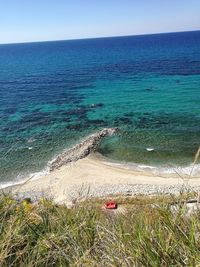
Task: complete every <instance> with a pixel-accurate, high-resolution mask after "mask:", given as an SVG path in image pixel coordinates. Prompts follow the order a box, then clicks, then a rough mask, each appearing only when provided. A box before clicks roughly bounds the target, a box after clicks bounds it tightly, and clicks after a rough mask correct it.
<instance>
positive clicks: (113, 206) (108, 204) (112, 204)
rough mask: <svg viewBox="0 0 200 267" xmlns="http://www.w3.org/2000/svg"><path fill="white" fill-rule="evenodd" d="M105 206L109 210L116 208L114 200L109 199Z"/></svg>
mask: <svg viewBox="0 0 200 267" xmlns="http://www.w3.org/2000/svg"><path fill="white" fill-rule="evenodd" d="M105 208H106V209H109V210H113V209H117V203H116V202H114V201H109V202H107V203H106V204H105Z"/></svg>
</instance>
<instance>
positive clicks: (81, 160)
mask: <svg viewBox="0 0 200 267" xmlns="http://www.w3.org/2000/svg"><path fill="white" fill-rule="evenodd" d="M117 130H118V129H116V128H105V129H103V130H100V131H98V132H96V133H94V134H91V135H89V136H88V137H87V138H85V139H83V140H82V141H81V142H80V143H78V144H77V145H75V146H73V147H72V148H70V149H67V150H64V151H63V152H62V153H60V154H59V155H57V156H56V157H55V158H54V159H53V160H51V161H49V162H48V164H47V167H46V168H45V169H44V170H43V171H41V172H38V173H34V174H31V175H30V177H29V178H27V179H24V180H23V181H21V182H19V183H18V184H17V182H15V183H13V184H12V185H8V186H7V187H4V188H3V190H5V191H12V192H14V194H15V195H18V196H20V197H30V196H31V197H32V198H39V197H40V196H47V197H52V198H53V199H54V200H55V202H58V203H65V202H67V203H68V202H69V201H72V200H73V199H77V198H79V199H80V198H81V197H86V195H87V196H106V195H110V194H120V193H121V194H125V195H126V194H128V195H131V194H132V195H134V194H155V193H167V194H168V193H176V192H177V191H179V192H180V190H181V189H182V187H186V186H188V188H189V187H190V186H196V188H193V189H194V190H200V180H199V179H200V175H199V165H197V166H195V167H197V170H198V172H197V173H195V174H194V173H193V175H192V176H190V175H189V174H190V173H191V170H192V165H191V167H186V168H184V169H187V170H188V173H184V172H182V170H183V168H180V169H175V170H174V172H171V171H170V172H169V171H168V169H167V171H166V172H159V168H157V167H153V166H145V165H136V164H129V163H127V164H123V163H119V162H115V161H112V160H109V159H107V158H105V157H104V156H103V155H101V154H99V153H97V152H96V153H94V152H95V150H96V148H97V147H98V145H99V144H100V142H101V140H102V139H103V138H104V137H105V136H110V135H113V134H115V133H116V132H117ZM194 172H195V171H194ZM193 189H192V190H193ZM81 195H82V196H81Z"/></svg>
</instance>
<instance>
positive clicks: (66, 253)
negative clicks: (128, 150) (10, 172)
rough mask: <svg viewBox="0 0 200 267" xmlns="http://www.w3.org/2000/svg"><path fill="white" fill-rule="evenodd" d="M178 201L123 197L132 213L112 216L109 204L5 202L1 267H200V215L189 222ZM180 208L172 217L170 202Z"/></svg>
mask: <svg viewBox="0 0 200 267" xmlns="http://www.w3.org/2000/svg"><path fill="white" fill-rule="evenodd" d="M188 198H189V194H188V192H186V193H182V194H181V195H180V196H179V197H178V198H174V197H173V198H172V196H171V197H165V196H162V195H160V196H158V197H156V196H155V197H152V198H149V197H144V196H138V197H135V198H128V199H127V198H126V199H125V198H123V197H121V198H120V197H118V198H117V201H118V203H119V207H120V206H123V207H126V209H127V212H126V213H124V214H118V215H117V216H110V214H109V213H106V212H104V211H103V210H102V209H101V207H102V205H103V203H104V199H96V200H92V201H86V202H84V203H81V204H79V205H78V204H77V205H75V206H74V207H73V208H72V209H68V208H67V207H65V206H58V205H55V204H54V203H53V202H52V201H51V200H47V199H41V201H40V203H39V204H30V203H27V202H26V201H24V202H22V203H17V202H16V201H15V200H13V199H12V197H11V196H8V195H2V197H1V199H0V266H9V267H11V266H27V267H32V266H98V267H100V266H120V267H121V266H197V265H198V264H200V213H199V212H197V213H196V214H193V215H191V216H190V217H188V216H185V207H184V205H183V202H184V201H186V200H187V199H188ZM174 201H176V202H178V203H180V204H179V205H178V210H177V212H176V213H174V212H172V210H171V208H170V202H174Z"/></svg>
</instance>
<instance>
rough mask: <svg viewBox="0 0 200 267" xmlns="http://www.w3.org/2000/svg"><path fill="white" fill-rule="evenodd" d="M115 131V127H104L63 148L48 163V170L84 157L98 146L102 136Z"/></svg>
mask: <svg viewBox="0 0 200 267" xmlns="http://www.w3.org/2000/svg"><path fill="white" fill-rule="evenodd" d="M116 132H117V128H105V129H103V130H100V131H98V132H96V133H94V134H91V135H90V136H88V137H87V138H86V139H85V140H83V141H82V142H80V143H79V144H77V145H75V146H74V147H72V148H70V149H68V150H65V151H64V152H62V153H61V154H59V155H58V156H57V157H56V158H55V159H53V160H52V161H50V162H49V163H48V168H49V170H50V171H53V170H55V169H58V168H59V167H61V166H62V165H65V164H67V163H69V162H74V161H77V160H79V159H82V158H85V157H86V156H88V155H89V154H90V153H91V152H93V151H95V149H96V148H97V147H98V146H99V144H100V142H101V140H102V138H104V137H106V136H111V135H113V134H115V133H116Z"/></svg>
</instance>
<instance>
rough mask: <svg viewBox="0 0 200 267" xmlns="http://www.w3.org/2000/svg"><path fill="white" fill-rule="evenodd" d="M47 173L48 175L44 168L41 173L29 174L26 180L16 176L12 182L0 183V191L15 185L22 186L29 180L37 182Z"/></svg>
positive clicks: (46, 169)
mask: <svg viewBox="0 0 200 267" xmlns="http://www.w3.org/2000/svg"><path fill="white" fill-rule="evenodd" d="M48 173H49V169H48V168H47V167H46V168H45V169H44V170H42V171H39V172H34V173H30V174H29V175H28V176H27V177H26V178H24V177H23V178H22V177H21V176H20V175H18V176H17V177H16V180H15V181H13V182H12V181H9V182H2V183H0V189H4V188H7V187H10V186H16V185H20V184H24V183H25V182H27V181H29V180H32V181H34V180H38V179H40V178H41V177H43V176H45V175H46V174H48Z"/></svg>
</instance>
